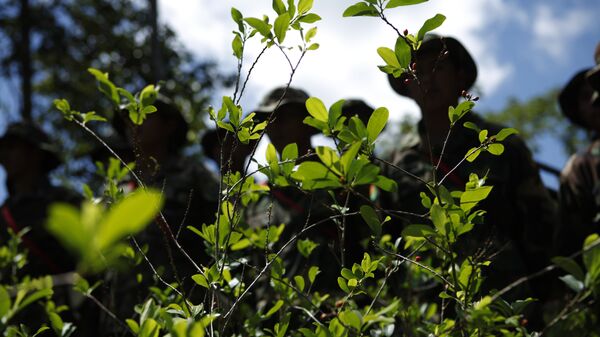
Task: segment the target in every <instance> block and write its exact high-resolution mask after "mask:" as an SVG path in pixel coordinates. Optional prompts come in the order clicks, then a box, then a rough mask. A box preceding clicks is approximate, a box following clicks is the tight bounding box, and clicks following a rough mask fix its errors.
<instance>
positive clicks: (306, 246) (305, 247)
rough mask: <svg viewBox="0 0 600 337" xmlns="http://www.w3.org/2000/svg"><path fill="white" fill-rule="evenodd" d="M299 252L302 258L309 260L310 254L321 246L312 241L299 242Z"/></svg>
mask: <svg viewBox="0 0 600 337" xmlns="http://www.w3.org/2000/svg"><path fill="white" fill-rule="evenodd" d="M297 246H298V251H299V252H300V254H302V256H304V257H306V258H308V257H309V256H310V254H311V253H312V252H313V250H315V248H317V247H318V246H319V244H318V243H316V242H314V241H312V240H311V239H304V240H298V244H297Z"/></svg>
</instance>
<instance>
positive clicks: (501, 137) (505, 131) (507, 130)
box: [496, 128, 519, 142]
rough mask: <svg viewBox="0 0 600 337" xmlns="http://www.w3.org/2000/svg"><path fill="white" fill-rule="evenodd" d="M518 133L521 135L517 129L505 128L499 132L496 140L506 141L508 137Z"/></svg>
mask: <svg viewBox="0 0 600 337" xmlns="http://www.w3.org/2000/svg"><path fill="white" fill-rule="evenodd" d="M518 133H519V131H517V130H516V129H513V128H504V129H502V130H500V132H498V134H497V135H496V140H497V141H500V142H501V141H503V140H504V139H506V137H508V136H510V135H514V134H518Z"/></svg>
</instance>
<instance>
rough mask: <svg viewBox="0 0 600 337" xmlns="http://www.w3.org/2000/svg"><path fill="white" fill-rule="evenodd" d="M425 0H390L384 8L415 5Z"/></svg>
mask: <svg viewBox="0 0 600 337" xmlns="http://www.w3.org/2000/svg"><path fill="white" fill-rule="evenodd" d="M426 1H428V0H390V2H388V4H387V5H386V6H385V8H386V9H388V8H396V7H400V6H409V5H416V4H420V3H423V2H426Z"/></svg>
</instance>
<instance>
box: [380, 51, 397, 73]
mask: <svg viewBox="0 0 600 337" xmlns="http://www.w3.org/2000/svg"><path fill="white" fill-rule="evenodd" d="M377 54H379V56H381V58H382V59H383V61H385V64H387V65H390V66H392V67H395V68H400V63H399V62H398V59H397V58H396V53H395V52H394V51H393V50H391V49H390V48H388V47H379V48H377Z"/></svg>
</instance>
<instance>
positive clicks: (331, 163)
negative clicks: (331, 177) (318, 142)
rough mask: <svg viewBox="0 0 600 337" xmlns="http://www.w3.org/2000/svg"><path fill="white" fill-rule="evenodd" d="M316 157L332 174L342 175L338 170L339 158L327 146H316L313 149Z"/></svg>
mask: <svg viewBox="0 0 600 337" xmlns="http://www.w3.org/2000/svg"><path fill="white" fill-rule="evenodd" d="M315 152H316V153H317V156H319V159H321V161H322V162H323V164H324V165H325V166H326V167H328V168H329V169H330V170H331V171H333V173H335V174H336V175H341V174H342V173H341V172H340V170H339V169H338V167H337V166H339V163H338V162H339V161H340V157H338V155H337V153H336V152H335V151H334V150H333V149H331V148H330V147H328V146H317V148H316V149H315Z"/></svg>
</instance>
